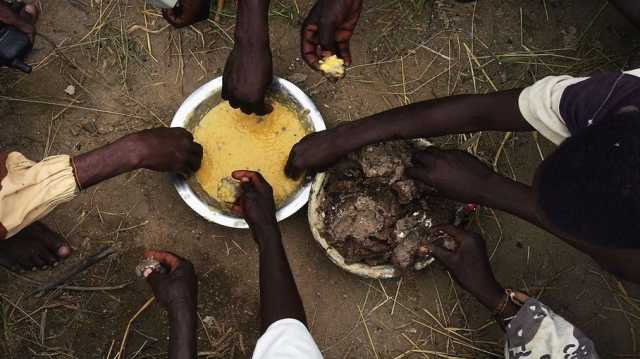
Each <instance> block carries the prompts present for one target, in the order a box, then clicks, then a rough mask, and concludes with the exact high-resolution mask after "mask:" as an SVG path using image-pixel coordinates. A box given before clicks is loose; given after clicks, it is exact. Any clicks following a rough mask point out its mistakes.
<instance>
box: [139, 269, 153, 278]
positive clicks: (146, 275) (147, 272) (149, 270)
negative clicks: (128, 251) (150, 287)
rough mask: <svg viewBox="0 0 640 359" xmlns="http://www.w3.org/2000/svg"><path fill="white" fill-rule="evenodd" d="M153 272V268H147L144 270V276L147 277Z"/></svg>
mask: <svg viewBox="0 0 640 359" xmlns="http://www.w3.org/2000/svg"><path fill="white" fill-rule="evenodd" d="M152 272H153V269H152V268H147V269H145V270H144V272H142V276H143V277H145V278H147V277H148V276H149V275H150V274H151V273H152Z"/></svg>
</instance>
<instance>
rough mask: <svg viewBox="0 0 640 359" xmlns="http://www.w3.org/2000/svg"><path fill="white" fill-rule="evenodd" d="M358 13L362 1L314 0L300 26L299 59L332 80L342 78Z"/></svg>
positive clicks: (347, 62) (348, 60) (347, 61)
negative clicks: (300, 43) (300, 51)
mask: <svg viewBox="0 0 640 359" xmlns="http://www.w3.org/2000/svg"><path fill="white" fill-rule="evenodd" d="M361 10H362V0H318V2H317V3H316V4H315V5H314V6H313V8H312V9H311V11H310V12H309V15H307V18H306V19H305V21H304V23H303V25H302V35H301V37H302V45H301V48H302V49H301V50H302V57H303V58H304V60H305V61H306V62H307V64H308V65H309V66H311V67H312V68H314V69H316V70H320V71H322V72H323V73H324V74H325V75H327V76H328V77H329V78H332V79H339V78H341V77H343V76H344V66H349V65H351V51H350V49H349V41H350V40H351V36H352V35H353V30H354V29H355V27H356V25H357V23H358V18H359V17H360V11H361Z"/></svg>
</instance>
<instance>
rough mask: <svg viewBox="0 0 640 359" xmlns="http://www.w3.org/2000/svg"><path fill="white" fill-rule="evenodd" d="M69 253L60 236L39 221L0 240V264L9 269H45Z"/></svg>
mask: <svg viewBox="0 0 640 359" xmlns="http://www.w3.org/2000/svg"><path fill="white" fill-rule="evenodd" d="M70 254H71V247H69V245H68V244H67V243H66V242H65V241H64V240H63V239H62V237H61V236H60V235H59V234H58V233H55V232H53V231H52V230H50V229H49V227H47V226H45V225H44V224H42V223H40V222H35V223H33V224H31V225H29V226H27V227H26V228H25V229H23V230H22V231H20V232H19V233H18V234H16V235H15V236H13V237H11V238H9V239H6V240H0V265H2V266H4V267H6V268H9V269H11V270H14V271H17V270H35V269H36V268H38V269H47V268H49V266H54V265H56V264H57V263H58V262H59V261H60V260H63V259H65V258H67V257H68V256H69V255H70Z"/></svg>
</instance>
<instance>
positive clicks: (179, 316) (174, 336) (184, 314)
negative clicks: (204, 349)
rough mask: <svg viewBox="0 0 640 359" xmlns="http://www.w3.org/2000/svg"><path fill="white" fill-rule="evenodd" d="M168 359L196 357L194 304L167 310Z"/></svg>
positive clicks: (195, 314)
mask: <svg viewBox="0 0 640 359" xmlns="http://www.w3.org/2000/svg"><path fill="white" fill-rule="evenodd" d="M169 322H170V323H169V325H170V326H171V336H170V338H169V359H193V358H196V357H197V340H196V324H197V313H196V305H195V304H194V303H191V304H185V305H176V307H175V308H172V309H170V310H169Z"/></svg>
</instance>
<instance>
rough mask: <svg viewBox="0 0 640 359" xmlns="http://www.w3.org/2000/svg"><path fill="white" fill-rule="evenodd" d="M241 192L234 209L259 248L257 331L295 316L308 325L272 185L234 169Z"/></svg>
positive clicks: (257, 175) (256, 176)
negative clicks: (247, 227)
mask: <svg viewBox="0 0 640 359" xmlns="http://www.w3.org/2000/svg"><path fill="white" fill-rule="evenodd" d="M232 176H233V177H234V178H235V179H237V180H239V181H241V182H242V184H241V186H242V194H241V195H240V197H239V198H238V200H237V202H236V204H235V205H234V208H233V210H234V211H235V212H236V213H237V214H239V215H241V216H243V217H244V219H245V220H246V221H247V223H248V224H249V228H250V229H251V234H253V239H254V240H255V241H256V243H257V244H258V247H259V249H260V331H261V332H262V333H264V332H265V331H266V330H267V328H269V326H270V325H271V324H273V323H275V322H277V321H278V320H280V319H287V318H292V319H297V320H299V321H300V322H302V323H303V324H304V325H307V319H306V316H305V313H304V306H303V305H302V299H301V298H300V294H299V293H298V287H297V286H296V282H295V280H294V278H293V274H292V273H291V268H290V267H289V261H288V260H287V254H286V253H285V250H284V247H283V245H282V238H281V236H280V229H279V228H278V222H277V220H276V215H275V214H276V206H275V203H274V200H273V191H272V189H271V186H270V185H269V183H267V181H265V179H264V178H263V177H262V175H260V174H259V173H257V172H252V171H235V172H234V173H233V174H232Z"/></svg>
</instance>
